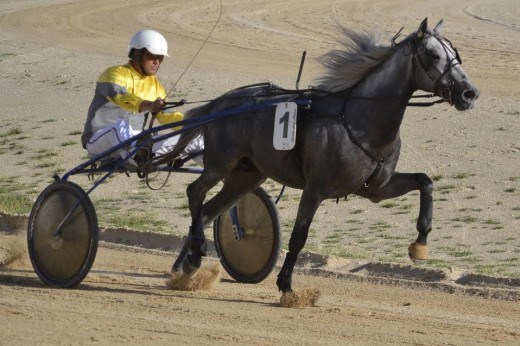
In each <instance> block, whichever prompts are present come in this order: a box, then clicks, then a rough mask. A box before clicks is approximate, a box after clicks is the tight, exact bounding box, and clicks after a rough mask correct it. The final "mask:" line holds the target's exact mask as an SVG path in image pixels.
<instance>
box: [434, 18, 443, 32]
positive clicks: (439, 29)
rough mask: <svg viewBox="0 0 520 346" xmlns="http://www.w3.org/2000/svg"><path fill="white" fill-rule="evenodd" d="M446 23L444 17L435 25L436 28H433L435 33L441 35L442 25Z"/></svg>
mask: <svg viewBox="0 0 520 346" xmlns="http://www.w3.org/2000/svg"><path fill="white" fill-rule="evenodd" d="M443 25H444V19H441V20H440V21H439V23H437V25H435V29H433V33H434V34H437V35H439V34H440V33H441V31H442V26H443Z"/></svg>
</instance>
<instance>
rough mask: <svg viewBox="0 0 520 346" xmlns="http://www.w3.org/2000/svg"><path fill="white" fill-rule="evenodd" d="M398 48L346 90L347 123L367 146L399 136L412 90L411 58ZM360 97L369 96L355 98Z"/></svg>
mask: <svg viewBox="0 0 520 346" xmlns="http://www.w3.org/2000/svg"><path fill="white" fill-rule="evenodd" d="M402 49H403V48H401V49H398V50H397V51H396V52H394V54H392V56H390V57H389V58H388V59H387V60H386V61H385V62H383V63H382V64H381V65H380V66H379V68H378V69H377V70H375V71H374V72H373V73H371V74H370V75H367V76H366V77H365V78H364V79H363V80H362V81H361V82H360V83H359V84H358V85H356V86H355V87H354V88H353V89H352V90H351V91H350V93H349V100H348V101H347V106H348V104H349V103H351V104H352V106H351V107H349V109H350V110H351V111H350V112H349V109H347V113H349V114H348V117H347V119H346V121H347V122H349V126H351V128H352V129H353V131H355V132H357V133H359V135H360V136H361V137H362V138H360V139H361V140H363V141H364V142H366V143H367V144H368V145H369V146H371V147H374V148H378V147H384V146H387V145H392V144H393V143H394V142H395V141H397V140H398V139H399V138H398V137H399V128H400V126H401V122H402V120H403V115H404V111H405V109H406V106H407V104H408V102H409V100H410V97H411V96H412V94H413V92H414V85H415V83H414V80H413V70H412V66H411V58H410V57H409V56H407V55H405V54H403V51H402ZM357 97H359V98H365V97H367V98H370V99H369V100H366V99H357Z"/></svg>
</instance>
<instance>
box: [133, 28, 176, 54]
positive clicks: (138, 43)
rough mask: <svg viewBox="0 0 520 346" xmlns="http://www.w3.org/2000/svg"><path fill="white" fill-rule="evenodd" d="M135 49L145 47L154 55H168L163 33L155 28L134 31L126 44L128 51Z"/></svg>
mask: <svg viewBox="0 0 520 346" xmlns="http://www.w3.org/2000/svg"><path fill="white" fill-rule="evenodd" d="M132 48H135V49H142V48H146V50H147V51H149V52H150V53H152V54H155V55H166V56H169V55H168V42H166V39H165V38H164V36H163V35H161V34H160V33H158V32H157V31H155V30H151V29H144V30H141V31H138V32H136V33H135V35H134V36H133V37H132V39H131V40H130V44H129V45H128V52H129V53H130V51H131V50H132Z"/></svg>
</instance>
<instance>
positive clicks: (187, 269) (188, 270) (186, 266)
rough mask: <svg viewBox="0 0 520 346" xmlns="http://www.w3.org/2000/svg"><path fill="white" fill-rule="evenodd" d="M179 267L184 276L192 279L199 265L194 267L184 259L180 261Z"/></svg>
mask: <svg viewBox="0 0 520 346" xmlns="http://www.w3.org/2000/svg"><path fill="white" fill-rule="evenodd" d="M181 267H182V272H183V273H184V275H186V276H188V277H190V278H192V277H194V276H195V275H196V274H197V272H198V271H199V268H200V265H199V266H195V265H193V264H191V263H190V260H189V259H188V258H185V259H184V261H182V265H181Z"/></svg>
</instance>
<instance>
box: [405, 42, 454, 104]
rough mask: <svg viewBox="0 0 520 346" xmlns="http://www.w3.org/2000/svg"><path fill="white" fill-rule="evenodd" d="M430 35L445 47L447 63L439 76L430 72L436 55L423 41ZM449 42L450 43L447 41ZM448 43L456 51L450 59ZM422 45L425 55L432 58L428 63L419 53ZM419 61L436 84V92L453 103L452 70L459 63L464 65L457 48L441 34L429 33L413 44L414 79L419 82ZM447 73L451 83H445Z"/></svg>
mask: <svg viewBox="0 0 520 346" xmlns="http://www.w3.org/2000/svg"><path fill="white" fill-rule="evenodd" d="M428 37H433V38H435V39H436V40H437V41H439V43H440V44H441V46H442V47H443V49H444V52H445V54H446V65H445V66H444V71H442V72H441V71H439V76H438V77H437V78H435V76H433V75H432V73H431V72H430V67H431V64H433V61H434V60H435V57H434V56H433V54H432V53H431V52H430V51H429V50H428V49H427V48H426V46H425V45H424V43H423V41H424V39H426V38H428ZM446 42H448V43H446ZM448 45H449V47H450V48H451V49H452V50H453V51H454V52H455V57H454V58H451V59H450V55H449V54H448ZM419 46H421V47H422V48H423V51H424V55H427V57H428V59H429V60H430V61H429V62H428V63H426V62H425V61H424V60H423V58H422V57H421V55H420V54H418V48H419ZM417 61H418V62H419V65H420V66H421V68H422V69H423V71H424V73H425V74H426V75H427V76H428V78H429V79H430V80H431V81H432V82H433V84H434V94H435V95H437V96H439V97H440V98H442V99H443V100H444V101H448V102H449V103H450V104H452V99H451V96H452V93H453V89H454V88H455V79H454V78H453V75H452V74H451V70H452V68H453V67H455V66H457V65H462V60H461V59H460V56H459V53H458V51H457V49H456V48H454V47H453V45H452V44H451V42H450V41H449V40H448V39H446V38H444V37H441V36H438V35H433V34H429V35H427V36H425V37H423V38H422V39H421V40H420V41H419V42H418V43H417V44H415V45H413V56H412V65H413V67H412V68H413V72H414V79H415V81H416V83H417V76H416V72H415V65H416V64H417ZM445 75H449V80H450V81H449V83H447V84H446V83H443V82H442V79H443V77H444V76H445Z"/></svg>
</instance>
